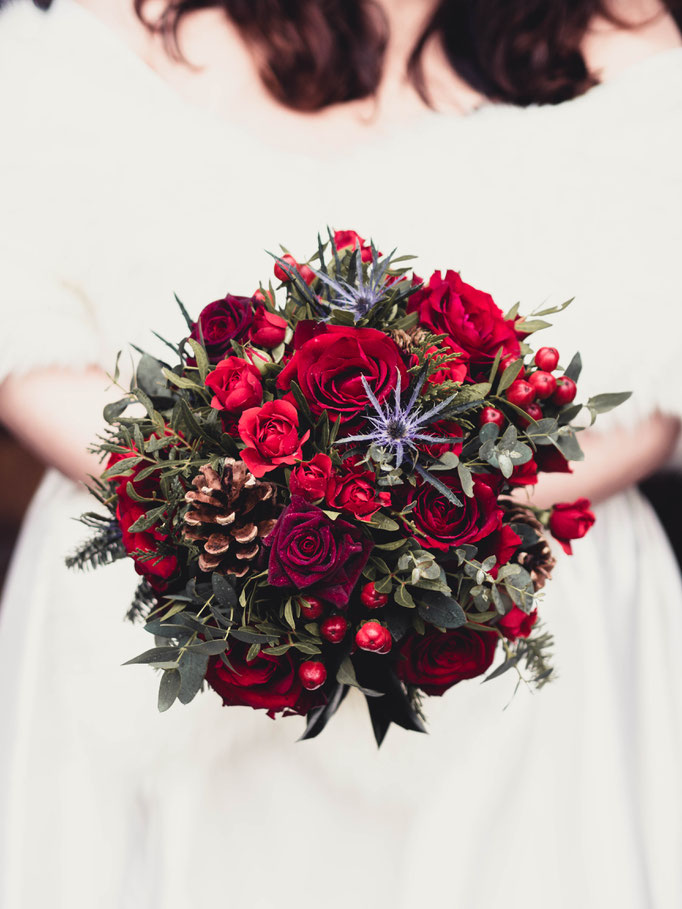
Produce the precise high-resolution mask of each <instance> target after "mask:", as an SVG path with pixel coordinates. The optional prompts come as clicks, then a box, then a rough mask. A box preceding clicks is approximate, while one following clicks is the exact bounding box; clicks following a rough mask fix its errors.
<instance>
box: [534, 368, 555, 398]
mask: <svg viewBox="0 0 682 909" xmlns="http://www.w3.org/2000/svg"><path fill="white" fill-rule="evenodd" d="M528 384H529V385H532V386H533V388H534V389H535V394H536V395H537V396H538V398H540V400H541V401H542V400H544V399H545V398H551V397H552V395H553V394H554V389H555V388H556V379H555V378H554V376H553V375H552V373H551V372H545V370H544V369H538V370H537V372H532V373H531V374H530V375H529V376H528Z"/></svg>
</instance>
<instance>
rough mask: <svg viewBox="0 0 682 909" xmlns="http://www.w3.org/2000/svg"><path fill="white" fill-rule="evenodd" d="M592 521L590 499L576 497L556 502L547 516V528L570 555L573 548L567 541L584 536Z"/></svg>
mask: <svg viewBox="0 0 682 909" xmlns="http://www.w3.org/2000/svg"><path fill="white" fill-rule="evenodd" d="M594 522H595V517H594V515H593V514H592V512H591V511H590V500H589V499H576V501H575V502H558V503H557V504H556V505H555V506H554V508H553V509H552V514H551V515H550V518H549V529H550V532H551V534H552V536H553V537H554V539H555V540H557V541H558V542H559V543H560V544H561V548H562V549H563V550H564V552H567V553H568V554H569V555H572V554H573V550H572V549H571V544H570V542H569V541H570V540H579V539H580V538H581V537H584V536H585V534H586V533H587V531H588V530H589V529H590V527H591V526H592V525H593V524H594Z"/></svg>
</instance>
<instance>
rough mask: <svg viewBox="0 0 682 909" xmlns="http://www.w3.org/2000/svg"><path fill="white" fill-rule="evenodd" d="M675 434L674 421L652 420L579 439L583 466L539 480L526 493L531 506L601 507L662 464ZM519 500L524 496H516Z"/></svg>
mask: <svg viewBox="0 0 682 909" xmlns="http://www.w3.org/2000/svg"><path fill="white" fill-rule="evenodd" d="M679 432H680V421H679V420H678V419H677V418H675V417H668V416H663V415H662V414H655V415H654V416H652V417H649V419H647V420H645V421H643V422H641V423H638V424H636V425H634V426H632V427H630V428H628V429H611V430H610V431H609V432H608V434H601V433H599V432H589V431H586V432H583V433H580V436H579V441H580V446H581V448H582V449H583V451H584V453H585V460H584V461H578V462H573V463H572V467H573V473H543V474H540V477H539V481H538V484H537V486H533V487H529V489H528V493H529V494H530V497H531V501H532V503H533V504H534V505H537V506H538V507H539V508H549V506H550V505H553V504H554V503H555V502H573V501H574V500H575V499H579V498H586V499H590V501H591V502H592V503H593V504H596V503H597V502H603V501H604V499H608V498H609V497H610V496H612V495H615V494H616V493H617V492H620V491H621V490H623V489H627V487H628V486H634V484H635V483H638V482H639V481H640V480H643V479H644V477H647V476H649V475H650V474H652V473H654V471H656V470H657V469H658V468H659V467H661V466H662V465H663V464H665V462H666V461H667V460H668V458H669V457H670V455H671V454H672V453H673V451H674V449H675V443H676V441H677V438H678V435H679ZM519 497H522V498H525V497H526V492H525V491H523V490H521V491H520V492H519Z"/></svg>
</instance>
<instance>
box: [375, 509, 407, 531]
mask: <svg viewBox="0 0 682 909" xmlns="http://www.w3.org/2000/svg"><path fill="white" fill-rule="evenodd" d="M369 523H370V524H371V525H372V527H378V528H379V530H398V529H399V527H400V525H399V524H398V522H397V521H394V520H393V518H389V517H387V516H386V515H385V514H382V513H381V512H380V511H377V513H376V514H374V515H372V520H371V521H370V522H369Z"/></svg>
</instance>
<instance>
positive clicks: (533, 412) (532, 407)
mask: <svg viewBox="0 0 682 909" xmlns="http://www.w3.org/2000/svg"><path fill="white" fill-rule="evenodd" d="M526 413H527V414H528V416H529V417H530V418H531V419H532V420H535V421H536V422H537V421H538V420H541V419H542V408H541V407H540V405H539V404H529V405H528V407H526Z"/></svg>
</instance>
